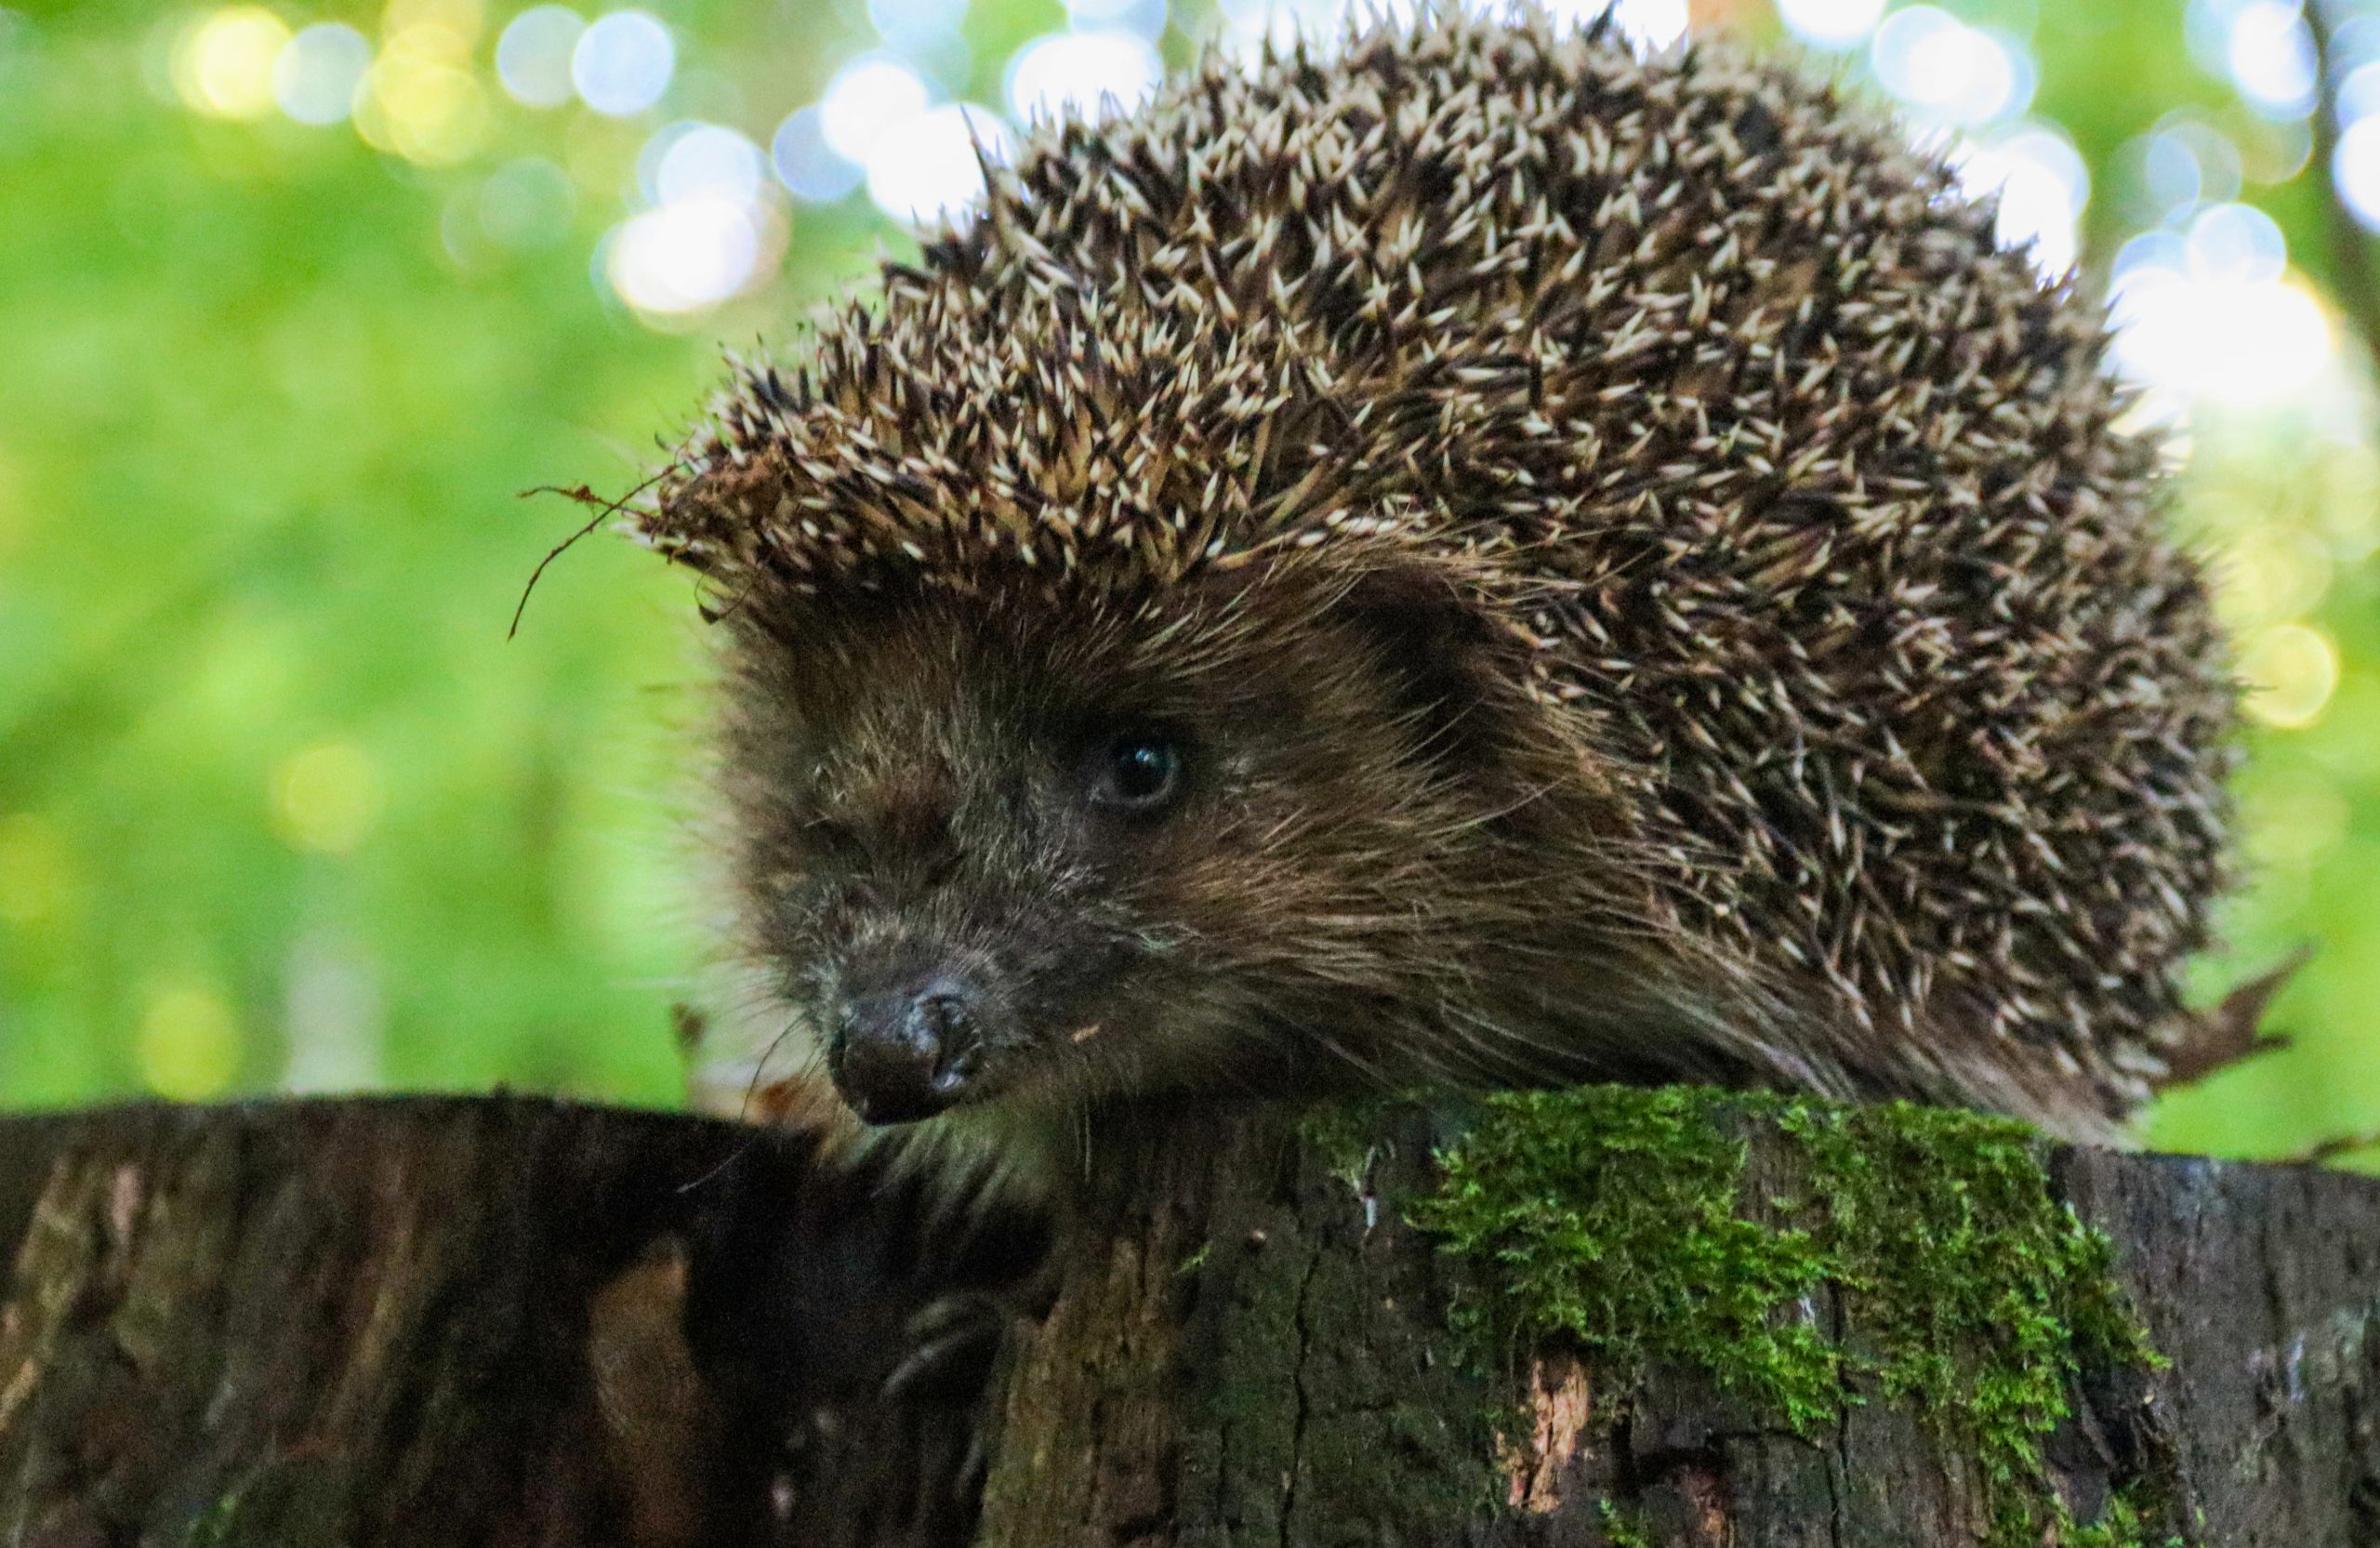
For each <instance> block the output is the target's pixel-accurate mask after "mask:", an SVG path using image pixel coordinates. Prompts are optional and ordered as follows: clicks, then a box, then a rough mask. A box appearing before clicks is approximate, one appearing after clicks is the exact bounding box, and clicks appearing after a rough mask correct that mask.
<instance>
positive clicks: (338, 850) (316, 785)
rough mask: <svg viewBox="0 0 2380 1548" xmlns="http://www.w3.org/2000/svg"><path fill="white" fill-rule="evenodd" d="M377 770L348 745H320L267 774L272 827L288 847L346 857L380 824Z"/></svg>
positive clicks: (380, 794) (361, 751)
mask: <svg viewBox="0 0 2380 1548" xmlns="http://www.w3.org/2000/svg"><path fill="white" fill-rule="evenodd" d="M384 799H385V796H384V792H383V790H382V788H381V784H380V771H379V769H378V767H377V765H375V764H374V763H373V761H372V759H371V757H370V755H369V754H367V753H366V752H364V749H363V748H359V747H357V746H356V745H355V744H354V743H352V742H325V743H324V744H322V745H320V746H318V747H311V748H307V749H305V750H304V751H302V752H299V753H297V754H294V755H293V756H291V757H290V758H288V759H287V760H285V761H283V762H282V763H281V765H280V766H279V767H277V768H276V769H274V770H273V774H272V816H273V826H274V827H276V828H277V829H279V831H280V833H281V836H282V837H283V838H284V839H285V840H288V841H289V843H290V844H292V845H293V846H295V847H296V848H298V849H302V850H311V851H313V852H315V853H321V854H352V853H354V852H355V850H356V847H357V846H358V845H360V844H362V843H363V842H364V840H365V839H367V838H369V837H370V836H371V833H372V829H373V827H375V826H376V825H377V823H378V822H379V820H380V809H381V805H382V802H383V800H384Z"/></svg>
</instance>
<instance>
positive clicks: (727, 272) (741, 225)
mask: <svg viewBox="0 0 2380 1548" xmlns="http://www.w3.org/2000/svg"><path fill="white" fill-rule="evenodd" d="M759 264H760V223H759V221H758V220H757V219H756V218H755V217H754V213H753V211H752V208H751V206H750V205H746V204H744V203H742V202H741V201H739V200H735V199H730V198H724V197H721V196H720V195H718V194H699V195H696V196H695V197H694V198H690V199H681V200H679V201H677V202H676V203H674V204H668V205H662V206H660V207H659V208H658V209H650V210H646V211H644V212H643V213H642V214H641V215H636V216H632V217H630V218H628V222H627V223H626V224H625V225H623V226H621V227H620V229H619V230H618V231H617V232H614V233H613V235H612V237H611V240H610V245H609V261H608V262H607V264H606V265H605V272H606V273H607V274H608V276H609V278H610V280H611V284H612V287H613V288H614V289H615V290H616V291H617V292H618V293H619V295H620V298H621V299H622V300H625V301H626V302H628V305H630V306H632V307H634V308H636V309H637V310H638V311H645V312H652V313H655V314H656V315H659V316H663V317H669V316H675V315H678V314H681V313H685V312H692V311H702V310H703V309H705V308H707V307H713V306H717V305H718V304H719V303H720V302H721V301H723V300H725V299H727V298H729V297H730V296H733V295H734V294H735V293H736V292H737V291H739V290H741V289H743V288H744V286H745V285H747V284H749V283H751V280H752V276H753V274H754V272H755V271H756V270H757V269H758V267H759Z"/></svg>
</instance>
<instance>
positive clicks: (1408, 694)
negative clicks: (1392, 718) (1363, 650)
mask: <svg viewBox="0 0 2380 1548" xmlns="http://www.w3.org/2000/svg"><path fill="white" fill-rule="evenodd" d="M1331 612H1332V613H1333V614H1334V615H1337V616H1338V617H1340V618H1341V619H1342V620H1344V621H1346V622H1347V623H1349V624H1352V625H1353V626H1354V627H1355V628H1357V629H1358V630H1360V631H1361V632H1362V634H1363V635H1364V636H1365V637H1367V638H1368V639H1369V641H1370V642H1371V643H1372V645H1373V648H1374V650H1375V651H1376V653H1377V655H1376V659H1377V660H1378V661H1379V663H1380V665H1381V667H1382V669H1383V670H1384V671H1385V672H1387V673H1388V674H1389V675H1390V677H1391V679H1392V680H1393V681H1394V682H1395V694H1396V696H1397V698H1398V699H1399V701H1400V702H1401V704H1402V705H1403V707H1404V708H1407V709H1408V710H1409V711H1410V712H1411V713H1412V714H1413V715H1414V716H1415V718H1416V720H1417V721H1418V722H1419V723H1420V725H1421V729H1422V731H1423V733H1424V742H1425V745H1426V746H1427V747H1428V748H1430V749H1431V751H1432V753H1433V756H1446V755H1457V756H1459V755H1461V752H1462V751H1463V750H1464V749H1469V750H1470V751H1472V752H1474V753H1476V752H1481V751H1484V750H1487V749H1488V748H1491V747H1493V746H1495V745H1497V744H1499V743H1501V741H1502V740H1503V733H1504V731H1505V730H1506V725H1505V719H1504V718H1505V716H1506V715H1507V714H1508V713H1509V712H1510V710H1511V708H1513V706H1512V705H1510V704H1509V703H1508V702H1507V701H1508V700H1509V699H1510V697H1511V694H1510V689H1511V687H1512V685H1513V684H1514V682H1516V681H1518V679H1517V677H1516V676H1515V675H1514V668H1513V665H1512V664H1511V663H1510V662H1507V661H1505V660H1503V659H1502V658H1503V657H1504V656H1505V655H1507V654H1508V653H1509V650H1510V648H1511V644H1512V641H1511V639H1510V636H1509V631H1507V630H1505V629H1503V628H1499V627H1498V625H1497V621H1496V618H1495V616H1494V615H1493V614H1492V613H1491V612H1490V610H1489V607H1488V604H1487V603H1485V602H1482V601H1481V600H1480V599H1479V598H1478V597H1477V596H1475V595H1474V594H1473V593H1472V592H1471V591H1470V589H1468V588H1466V587H1464V586H1463V585H1462V584H1461V580H1460V578H1459V577H1457V576H1451V575H1448V574H1447V573H1446V572H1445V571H1443V570H1441V569H1438V568H1436V567H1435V566H1432V565H1428V564H1422V563H1414V562H1390V563H1386V564H1383V565H1380V566H1377V567H1372V568H1368V569H1366V570H1365V571H1363V572H1362V573H1361V574H1359V575H1358V576H1356V577H1355V580H1354V581H1353V582H1352V583H1351V584H1349V586H1348V587H1347V589H1346V590H1345V591H1344V592H1343V593H1342V595H1341V596H1340V597H1339V598H1338V600H1337V602H1335V604H1334V605H1333V606H1332V608H1331Z"/></svg>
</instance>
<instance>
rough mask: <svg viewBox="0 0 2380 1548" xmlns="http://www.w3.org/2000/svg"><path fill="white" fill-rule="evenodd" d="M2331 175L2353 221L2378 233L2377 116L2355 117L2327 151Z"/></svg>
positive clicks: (2379, 137) (2379, 128) (2379, 138)
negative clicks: (2328, 152)
mask: <svg viewBox="0 0 2380 1548" xmlns="http://www.w3.org/2000/svg"><path fill="white" fill-rule="evenodd" d="M2331 176H2332V178H2333V179H2335V181H2336V183H2337V186H2338V191H2339V199H2340V201H2341V202H2342V203H2344V204H2345V205H2347V209H2348V210H2349V211H2351V212H2352V213H2353V214H2354V216H2355V218H2356V219H2358V220H2360V221H2361V222H2362V223H2363V224H2364V226H2366V227H2367V228H2370V229H2372V230H2375V231H2380V117H2373V116H2369V115H2367V116H2365V117H2362V118H2359V119H2357V120H2356V121H2355V122H2354V123H2352V124H2349V125H2348V126H2347V128H2346V130H2345V132H2343V133H2342V134H2340V136H2339V142H2338V145H2337V147H2336V148H2335V149H2334V151H2333V152H2331Z"/></svg>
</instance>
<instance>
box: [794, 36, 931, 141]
mask: <svg viewBox="0 0 2380 1548" xmlns="http://www.w3.org/2000/svg"><path fill="white" fill-rule="evenodd" d="M933 96H934V93H933V87H932V86H930V85H928V84H927V82H926V79H925V77H924V76H922V75H920V74H919V73H917V71H916V70H914V69H912V68H911V67H910V66H909V65H907V64H906V63H905V62H903V61H902V60H897V59H894V58H893V57H892V56H891V55H888V54H870V55H866V56H863V57H862V58H860V59H856V60H853V61H852V62H851V63H849V64H847V65H844V66H843V67H842V68H841V69H840V70H838V71H836V72H835V74H834V78H833V79H831V80H829V81H828V82H827V83H826V91H825V93H824V94H822V95H821V96H820V97H819V99H818V132H819V135H820V136H821V138H823V139H825V140H826V148H827V149H828V150H830V151H832V152H835V154H837V155H839V156H840V157H842V158H843V159H844V160H845V161H848V162H851V163H853V164H854V165H862V166H865V165H866V163H867V156H868V152H870V151H872V150H873V149H875V146H876V142H877V140H878V139H880V138H881V137H882V136H883V134H884V132H885V131H886V130H888V129H891V128H893V127H894V126H897V125H900V124H904V123H906V122H907V121H908V120H910V119H913V118H916V117H918V116H919V114H921V113H923V112H925V111H926V109H927V108H929V107H931V106H932V103H933Z"/></svg>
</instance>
